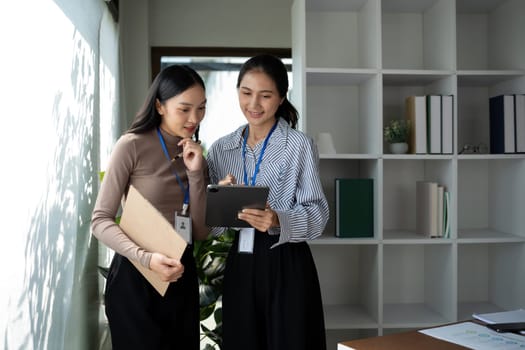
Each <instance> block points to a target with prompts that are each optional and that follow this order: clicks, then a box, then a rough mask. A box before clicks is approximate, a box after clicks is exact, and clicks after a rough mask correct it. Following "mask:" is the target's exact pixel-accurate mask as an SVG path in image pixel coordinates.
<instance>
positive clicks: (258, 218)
mask: <svg viewBox="0 0 525 350" xmlns="http://www.w3.org/2000/svg"><path fill="white" fill-rule="evenodd" d="M238 218H239V219H241V220H244V221H246V222H247V223H249V224H250V225H251V226H252V227H254V228H255V229H257V230H258V231H261V232H266V231H268V230H269V229H270V228H271V227H277V226H279V217H278V216H277V213H276V212H275V211H273V210H272V209H271V208H270V207H269V206H268V207H266V209H264V210H261V209H243V210H242V212H240V213H239V214H238Z"/></svg>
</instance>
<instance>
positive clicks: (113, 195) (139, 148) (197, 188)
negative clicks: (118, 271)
mask: <svg viewBox="0 0 525 350" xmlns="http://www.w3.org/2000/svg"><path fill="white" fill-rule="evenodd" d="M161 132H162V136H163V138H164V141H165V143H166V147H167V149H168V153H169V154H170V156H171V157H174V156H175V155H177V154H179V153H180V152H182V147H179V146H177V143H178V142H179V141H180V140H181V138H180V137H175V136H172V135H170V134H168V133H166V132H165V131H162V130H161ZM173 171H176V172H177V174H178V175H179V178H180V179H181V180H182V182H183V183H184V186H187V185H188V183H189V186H190V207H189V212H190V216H191V218H192V232H193V238H194V239H205V238H206V237H207V235H208V232H209V228H208V227H207V226H206V224H205V221H204V220H205V206H206V185H207V184H208V183H209V177H208V168H207V165H206V162H204V168H203V169H202V171H188V170H187V169H186V168H185V166H184V161H183V159H182V158H179V159H178V160H176V161H175V162H174V163H173V165H170V162H169V161H168V159H167V158H166V156H165V154H164V152H163V150H162V146H161V143H160V140H159V137H158V135H157V130H156V129H153V130H151V131H148V132H146V133H144V134H132V133H127V134H124V135H123V136H121V137H120V139H119V140H118V141H117V143H116V144H115V147H114V149H113V152H112V154H111V157H110V160H109V164H108V166H107V168H106V172H105V175H104V180H103V181H102V184H101V187H100V190H99V193H98V197H97V201H96V203H95V208H94V210H93V215H92V219H91V229H92V232H93V235H94V236H95V237H97V239H98V240H100V241H101V242H103V243H104V244H105V245H107V246H108V247H109V248H111V249H113V250H114V251H115V252H117V253H119V254H121V255H123V256H125V257H127V258H128V259H131V260H134V261H138V262H140V264H141V265H142V266H144V267H147V268H149V262H150V259H151V253H153V252H148V251H145V250H144V249H143V248H141V247H139V246H137V245H136V244H135V243H134V242H133V241H132V240H130V239H129V237H128V236H127V235H126V234H125V233H124V232H123V231H122V230H121V228H120V227H119V225H118V224H116V223H115V218H116V216H117V215H118V211H119V209H120V204H121V200H122V199H123V196H125V194H126V193H127V191H128V189H129V185H133V186H134V187H135V188H136V189H137V190H138V191H139V192H140V193H141V194H142V195H143V196H144V197H145V198H146V199H147V200H148V201H149V202H151V204H152V205H153V206H154V207H155V208H157V209H158V210H159V211H160V212H161V213H162V214H163V215H164V217H165V218H166V219H167V220H168V221H169V222H170V223H171V224H174V220H175V212H180V211H181V209H182V203H183V200H184V192H183V190H182V189H181V187H180V185H179V183H178V181H177V178H176V177H175V175H174V173H173Z"/></svg>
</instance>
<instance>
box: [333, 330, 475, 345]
mask: <svg viewBox="0 0 525 350" xmlns="http://www.w3.org/2000/svg"><path fill="white" fill-rule="evenodd" d="M340 344H343V345H346V346H348V347H350V348H352V349H355V350H412V349H414V350H465V349H468V348H466V347H464V346H460V345H457V344H453V343H449V342H446V341H443V340H439V339H437V338H433V337H430V336H428V335H426V334H423V333H419V332H418V331H408V332H400V333H395V334H389V335H383V336H380V337H372V338H365V339H358V340H351V341H346V342H343V343H340Z"/></svg>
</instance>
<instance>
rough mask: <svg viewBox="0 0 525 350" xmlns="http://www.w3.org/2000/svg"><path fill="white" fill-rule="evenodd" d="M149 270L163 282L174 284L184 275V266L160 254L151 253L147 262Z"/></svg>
mask: <svg viewBox="0 0 525 350" xmlns="http://www.w3.org/2000/svg"><path fill="white" fill-rule="evenodd" d="M149 268H150V270H152V271H154V272H156V273H157V275H159V276H160V278H161V280H163V281H164V282H176V281H177V280H178V279H179V278H181V276H182V274H183V273H184V265H182V264H181V262H180V261H179V260H177V259H172V258H168V257H167V256H166V255H164V254H161V253H153V254H152V255H151V260H150V262H149Z"/></svg>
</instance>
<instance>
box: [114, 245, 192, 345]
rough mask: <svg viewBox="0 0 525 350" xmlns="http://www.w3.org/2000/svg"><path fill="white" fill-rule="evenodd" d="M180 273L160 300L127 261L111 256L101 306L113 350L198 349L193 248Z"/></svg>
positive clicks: (185, 253)
mask: <svg viewBox="0 0 525 350" xmlns="http://www.w3.org/2000/svg"><path fill="white" fill-rule="evenodd" d="M181 262H182V264H183V265H184V274H183V275H182V277H181V278H180V279H179V280H177V282H174V283H170V285H169V287H168V290H167V291H166V294H165V295H164V297H163V296H161V295H160V294H159V293H158V292H157V291H156V290H155V289H154V288H153V287H152V286H151V284H150V283H149V282H148V281H147V280H146V279H145V278H144V277H143V276H142V274H141V273H140V272H139V271H138V270H137V269H136V268H135V266H133V264H131V262H130V261H129V260H128V259H127V258H125V257H123V256H121V255H119V254H115V256H114V258H113V261H112V262H111V266H110V271H109V275H108V280H107V282H106V291H105V303H106V315H107V317H108V321H109V328H110V332H111V342H112V345H113V350H119V349H127V350H129V349H137V350H138V349H141V350H142V349H152V350H157V349H158V350H161V349H162V350H164V349H170V350H178V349H181V350H186V349H190V350H199V327H200V326H199V322H200V321H199V289H198V280H197V273H196V268H195V260H194V258H193V253H192V247H191V246H188V247H187V248H186V251H185V252H184V255H183V257H182V259H181Z"/></svg>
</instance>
